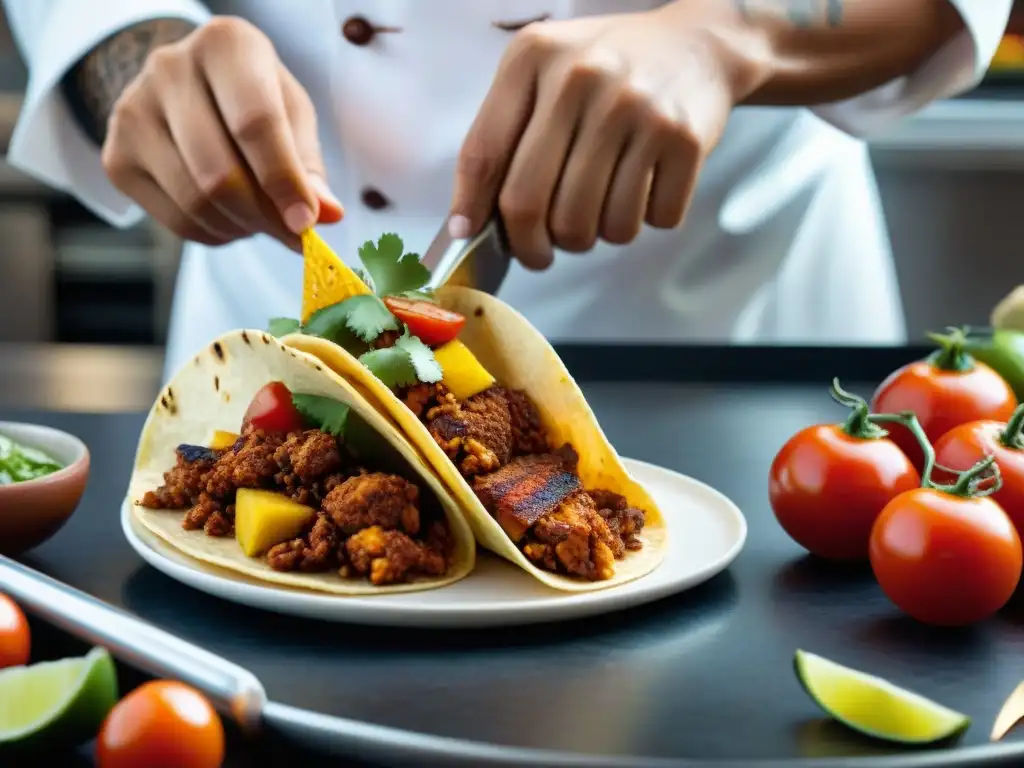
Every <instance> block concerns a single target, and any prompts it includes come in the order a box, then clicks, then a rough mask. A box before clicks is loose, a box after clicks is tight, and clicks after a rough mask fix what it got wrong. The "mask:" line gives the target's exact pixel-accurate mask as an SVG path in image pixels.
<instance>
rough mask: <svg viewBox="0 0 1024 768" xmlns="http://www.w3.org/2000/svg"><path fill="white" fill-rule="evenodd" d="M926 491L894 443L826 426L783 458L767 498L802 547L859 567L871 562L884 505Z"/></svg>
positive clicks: (785, 450) (805, 435) (775, 465)
mask: <svg viewBox="0 0 1024 768" xmlns="http://www.w3.org/2000/svg"><path fill="white" fill-rule="evenodd" d="M886 426H887V427H888V425H886ZM920 485H921V477H920V475H918V473H917V470H916V469H914V467H913V465H912V464H911V463H910V460H909V459H908V458H907V457H906V455H904V453H903V452H902V451H901V450H900V449H899V448H897V447H896V445H895V443H893V442H891V441H890V440H888V439H886V438H884V437H881V438H879V437H855V436H853V435H850V434H848V433H847V432H846V431H845V430H844V428H843V427H842V426H838V425H834V424H822V425H818V426H813V427H808V428H807V429H804V430H801V431H800V432H798V433H797V434H796V435H794V436H793V437H791V438H790V439H789V441H788V442H787V443H786V444H785V445H784V446H783V447H782V449H781V450H780V451H779V453H778V455H776V457H775V460H774V461H773V462H772V467H771V473H770V476H769V485H768V498H769V500H770V501H771V506H772V510H773V511H774V512H775V517H776V518H777V519H778V521H779V524H780V525H781V526H782V527H783V529H785V531H786V533H788V534H789V535H790V537H792V539H793V540H794V541H795V542H796V543H797V544H799V545H801V546H802V547H804V548H805V549H807V550H808V551H809V552H812V553H814V554H815V555H818V556H820V557H824V558H829V559H835V560H856V559H865V558H867V556H868V539H869V538H870V536H871V527H872V526H873V525H874V522H875V518H877V517H878V515H879V513H881V511H882V509H883V508H884V507H885V505H886V504H888V503H889V502H890V501H891V500H892V499H893V498H895V497H896V496H898V495H899V494H901V493H903V492H904V491H908V490H911V489H912V488H917V487H918V486H920Z"/></svg>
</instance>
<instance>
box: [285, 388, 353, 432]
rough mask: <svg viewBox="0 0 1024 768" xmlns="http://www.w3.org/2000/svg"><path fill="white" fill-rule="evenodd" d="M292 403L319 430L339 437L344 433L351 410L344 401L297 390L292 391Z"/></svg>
mask: <svg viewBox="0 0 1024 768" xmlns="http://www.w3.org/2000/svg"><path fill="white" fill-rule="evenodd" d="M292 403H293V404H294V405H295V410H297V411H298V412H299V413H300V414H302V417H303V418H304V419H306V420H307V421H309V422H310V423H311V424H315V425H316V426H317V428H318V429H320V431H321V432H327V433H328V434H330V435H334V436H335V437H341V436H342V435H343V434H344V433H345V424H346V423H347V422H348V415H349V413H350V412H351V410H352V409H351V408H350V407H349V406H348V405H347V404H346V403H343V402H341V401H339V400H334V399H332V398H330V397H323V396H322V395H306V394H301V393H299V392H293V393H292Z"/></svg>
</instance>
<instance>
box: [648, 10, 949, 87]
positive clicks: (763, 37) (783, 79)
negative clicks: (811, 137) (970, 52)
mask: <svg viewBox="0 0 1024 768" xmlns="http://www.w3.org/2000/svg"><path fill="white" fill-rule="evenodd" d="M687 3H690V4H691V8H692V0H678V2H676V3H674V4H673V5H672V6H670V7H669V8H667V12H669V13H672V12H677V13H679V14H680V16H682V15H684V14H686V13H687V11H686V8H685V6H686V4H687ZM703 4H704V6H705V8H707V9H708V10H709V11H710V12H711V13H713V14H714V17H715V22H714V23H715V28H716V29H717V30H718V32H719V34H717V37H718V38H719V40H720V41H721V43H722V45H723V47H724V49H725V50H726V51H727V53H728V55H733V56H736V57H738V58H739V59H740V61H741V63H740V64H739V65H737V66H736V69H737V70H738V71H740V72H743V73H744V79H743V81H742V82H743V88H744V91H743V92H740V93H739V94H738V96H739V98H740V99H741V100H742V101H743V103H748V104H769V105H807V106H811V105H816V104H824V103H828V102H834V101H840V100H843V99H847V98H852V97H854V96H857V95H859V94H862V93H865V92H867V91H870V90H872V89H874V88H877V87H879V86H881V85H884V84H885V83H888V82H890V81H892V80H894V79H896V78H898V77H901V76H905V75H909V74H911V73H913V72H914V71H916V70H917V69H918V68H919V67H920V66H921V65H922V64H923V63H924V62H926V61H927V60H928V59H929V58H930V57H931V56H932V55H934V54H935V53H936V52H937V51H938V50H939V49H941V48H942V46H943V45H944V44H946V43H947V42H949V41H950V40H951V39H952V38H953V37H954V36H956V35H957V34H958V33H959V32H961V31H962V30H963V28H964V24H963V20H962V19H961V17H960V15H959V13H958V12H957V10H956V9H955V8H954V7H953V5H952V4H951V3H950V2H949V0H703ZM680 21H681V23H686V22H685V20H684V19H683V18H680Z"/></svg>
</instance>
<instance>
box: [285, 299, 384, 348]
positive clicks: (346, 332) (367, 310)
mask: <svg viewBox="0 0 1024 768" xmlns="http://www.w3.org/2000/svg"><path fill="white" fill-rule="evenodd" d="M303 330H304V331H305V332H306V333H307V334H309V335H311V336H320V337H321V338H324V339H328V340H329V341H333V342H334V343H335V344H339V345H341V346H343V347H345V349H348V350H349V351H350V352H351V351H352V349H353V347H354V346H356V347H357V346H358V344H355V345H354V342H364V343H366V344H369V343H370V342H372V341H373V340H374V339H376V338H377V337H378V336H380V335H381V334H382V333H383V332H384V331H397V330H398V321H397V320H396V319H395V316H394V315H392V314H391V312H390V311H389V310H388V308H387V307H385V306H384V302H383V301H381V300H380V299H379V298H377V297H376V296H372V295H363V296H353V297H351V298H348V299H345V300H344V301H339V302H338V303H337V304H331V305H330V306H327V307H324V308H323V309H319V310H317V311H316V312H314V313H313V314H312V315H310V318H309V320H308V321H307V322H306V326H305V328H304V329H303Z"/></svg>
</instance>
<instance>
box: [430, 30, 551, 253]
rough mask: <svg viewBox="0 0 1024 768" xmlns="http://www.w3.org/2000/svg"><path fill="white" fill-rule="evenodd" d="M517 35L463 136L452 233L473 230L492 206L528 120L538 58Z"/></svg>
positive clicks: (471, 232) (467, 234)
mask: <svg viewBox="0 0 1024 768" xmlns="http://www.w3.org/2000/svg"><path fill="white" fill-rule="evenodd" d="M524 31H525V30H524ZM520 35H522V33H520ZM519 40H520V36H519V35H517V37H516V42H513V44H512V45H510V46H509V48H508V50H507V51H506V52H505V56H504V58H503V59H502V61H501V64H500V65H499V67H498V71H497V73H496V74H495V76H494V82H493V83H492V84H491V88H490V90H489V91H488V93H487V96H486V98H485V99H484V102H483V104H482V105H481V107H480V111H479V112H478V113H477V116H476V119H475V120H474V121H473V125H472V126H471V127H470V129H469V132H468V133H467V134H466V138H465V139H464V140H463V142H462V149H461V151H460V152H459V159H458V163H457V166H456V169H455V188H454V192H453V195H452V204H451V218H450V223H449V228H450V230H451V234H452V237H456V238H463V237H470V236H472V235H474V234H476V233H477V232H479V231H480V229H481V228H482V227H483V225H484V223H485V222H486V221H487V219H488V217H489V216H491V214H492V213H493V212H494V210H495V208H496V206H497V204H498V192H499V190H500V189H501V185H502V182H503V181H504V180H505V175H506V173H507V172H508V169H509V165H510V164H511V163H512V156H513V153H514V152H515V151H516V146H517V145H518V144H519V143H520V138H521V137H522V136H523V132H524V131H525V130H526V126H527V123H528V122H529V120H530V115H531V112H532V111H533V108H534V95H535V90H536V87H537V84H536V78H537V65H538V62H537V57H536V56H535V55H534V53H533V51H532V50H531V49H529V48H528V47H527V46H526V45H524V44H522V43H521V42H519Z"/></svg>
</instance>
